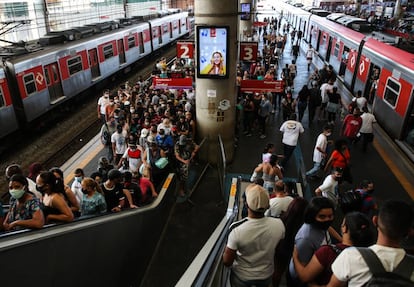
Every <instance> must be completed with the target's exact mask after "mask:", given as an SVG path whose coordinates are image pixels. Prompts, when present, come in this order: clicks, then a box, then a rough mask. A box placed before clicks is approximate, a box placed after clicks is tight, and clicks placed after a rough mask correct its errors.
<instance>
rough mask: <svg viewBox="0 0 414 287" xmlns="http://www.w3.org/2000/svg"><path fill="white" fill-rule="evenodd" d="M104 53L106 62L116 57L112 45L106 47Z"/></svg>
mask: <svg viewBox="0 0 414 287" xmlns="http://www.w3.org/2000/svg"><path fill="white" fill-rule="evenodd" d="M103 53H104V58H105V60H106V59H108V58H111V57H113V56H114V48H113V47H112V44H109V45H106V46H104V47H103Z"/></svg>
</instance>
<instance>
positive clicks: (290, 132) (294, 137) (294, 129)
mask: <svg viewBox="0 0 414 287" xmlns="http://www.w3.org/2000/svg"><path fill="white" fill-rule="evenodd" d="M280 131H281V132H282V133H283V138H282V143H284V144H287V145H290V146H296V144H297V143H298V139H299V134H301V133H303V132H304V131H305V129H304V128H303V126H302V124H301V123H300V122H297V121H294V120H288V121H286V122H284V123H283V124H282V126H281V127H280Z"/></svg>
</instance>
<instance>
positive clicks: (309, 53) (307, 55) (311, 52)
mask: <svg viewBox="0 0 414 287" xmlns="http://www.w3.org/2000/svg"><path fill="white" fill-rule="evenodd" d="M313 52H314V50H313V48H310V49H308V50H307V51H306V58H307V59H309V58H312V57H313Z"/></svg>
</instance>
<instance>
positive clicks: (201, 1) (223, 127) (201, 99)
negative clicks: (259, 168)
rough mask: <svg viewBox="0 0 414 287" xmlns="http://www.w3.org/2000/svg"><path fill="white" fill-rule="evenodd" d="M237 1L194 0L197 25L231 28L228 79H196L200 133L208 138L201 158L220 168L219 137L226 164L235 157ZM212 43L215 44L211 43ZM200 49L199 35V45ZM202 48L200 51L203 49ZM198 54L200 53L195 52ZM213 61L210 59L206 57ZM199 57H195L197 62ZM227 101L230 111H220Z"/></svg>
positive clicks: (198, 131)
mask: <svg viewBox="0 0 414 287" xmlns="http://www.w3.org/2000/svg"><path fill="white" fill-rule="evenodd" d="M238 6H239V4H238V1H225V0H195V2H194V12H195V13H194V16H195V25H196V27H197V26H203V25H214V26H228V27H229V37H228V39H229V43H228V51H226V52H227V55H228V62H227V63H226V64H225V67H226V73H227V74H228V78H226V79H206V78H198V77H197V78H196V84H195V86H196V114H197V120H196V122H197V133H198V137H199V138H200V139H203V138H205V137H206V138H207V142H206V143H205V146H204V147H203V148H202V149H201V150H200V156H201V157H202V158H203V159H205V160H207V161H208V162H209V163H211V164H213V165H214V164H217V160H218V156H217V155H218V152H219V149H218V145H217V137H218V135H219V134H220V135H221V137H222V139H223V143H224V146H225V151H226V158H227V161H228V162H229V161H232V160H233V156H234V134H235V126H236V119H235V117H236V100H237V90H236V61H237V59H238V42H237V36H238V31H239V30H238ZM212 41H213V40H212ZM195 43H196V45H197V35H196V41H195ZM202 48H203V47H200V49H202ZM196 50H197V49H196ZM207 57H208V59H206V60H207V61H210V58H211V57H210V56H206V58H207ZM197 58H198V57H197V56H196V59H197ZM223 100H227V103H229V108H228V109H220V108H219V106H220V103H223Z"/></svg>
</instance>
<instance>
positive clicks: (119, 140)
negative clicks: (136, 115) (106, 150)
mask: <svg viewBox="0 0 414 287" xmlns="http://www.w3.org/2000/svg"><path fill="white" fill-rule="evenodd" d="M126 136H127V133H126V131H125V130H123V131H122V133H118V132H114V133H113V134H112V136H111V143H115V153H116V154H122V155H123V154H124V153H125V150H126V149H127V145H126Z"/></svg>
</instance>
